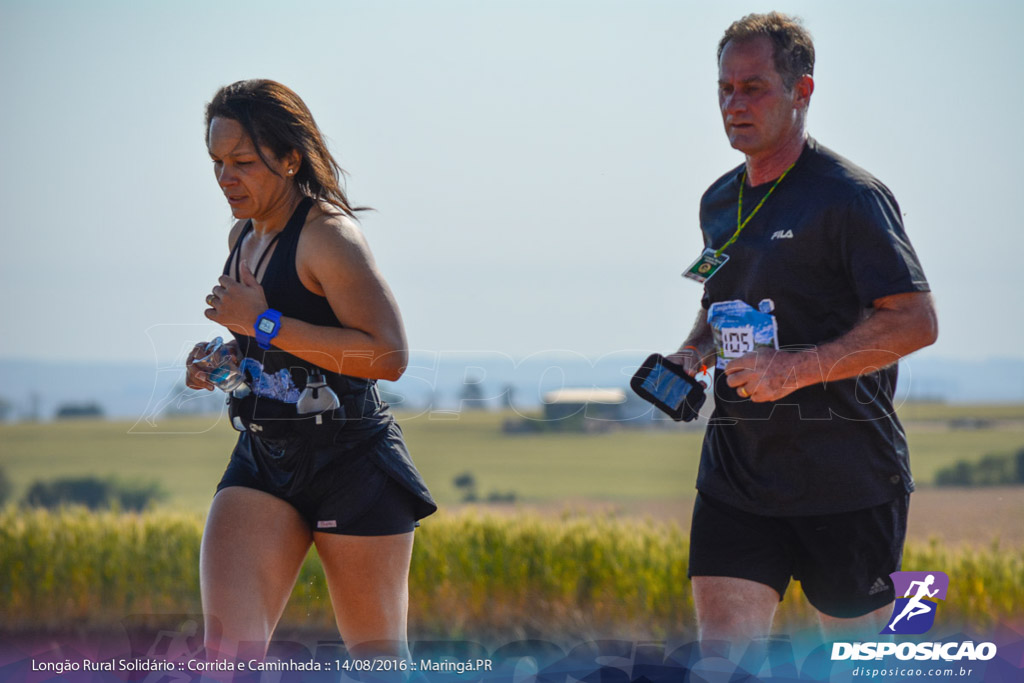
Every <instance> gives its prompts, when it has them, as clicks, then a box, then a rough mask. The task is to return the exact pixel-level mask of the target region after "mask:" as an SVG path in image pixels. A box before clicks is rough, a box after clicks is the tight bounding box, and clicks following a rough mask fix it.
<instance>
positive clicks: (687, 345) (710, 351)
mask: <svg viewBox="0 0 1024 683" xmlns="http://www.w3.org/2000/svg"><path fill="white" fill-rule="evenodd" d="M667 359H668V360H669V361H671V362H673V363H677V364H678V365H682V366H683V367H684V368H685V369H686V372H687V373H688V374H689V375H690V376H691V377H692V376H694V375H696V374H697V373H698V372H699V371H700V369H701V368H702V367H703V366H707V367H712V368H713V367H714V366H715V338H714V335H713V334H712V333H711V326H710V325H708V316H707V312H706V311H704V309H701V310H700V312H698V313H697V319H696V320H695V321H693V329H692V330H690V334H689V335H687V337H686V340H685V341H684V342H683V343H682V344H680V345H679V350H678V351H676V352H675V353H673V354H672V355H670V356H668V357H667Z"/></svg>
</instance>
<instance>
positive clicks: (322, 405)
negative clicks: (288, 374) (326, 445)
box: [295, 372, 341, 424]
mask: <svg viewBox="0 0 1024 683" xmlns="http://www.w3.org/2000/svg"><path fill="white" fill-rule="evenodd" d="M340 406H341V401H339V400H338V395H337V394H336V393H334V389H331V388H330V387H329V386H327V380H326V379H324V376H323V374H321V373H319V372H315V373H311V374H310V375H309V379H308V380H306V388H305V389H303V390H302V393H301V394H299V400H298V402H297V403H296V404H295V412H297V413H298V414H299V415H309V414H311V413H318V415H317V416H316V423H317V424H321V423H322V422H323V417H322V416H321V415H319V413H323V412H324V411H327V410H334V409H335V408H339V407H340Z"/></svg>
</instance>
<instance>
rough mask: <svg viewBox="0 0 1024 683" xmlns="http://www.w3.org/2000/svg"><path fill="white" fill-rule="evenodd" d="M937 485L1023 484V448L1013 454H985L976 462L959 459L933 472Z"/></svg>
mask: <svg viewBox="0 0 1024 683" xmlns="http://www.w3.org/2000/svg"><path fill="white" fill-rule="evenodd" d="M935 483H936V484H937V485H938V486H999V485H1006V484H1024V448H1022V449H1020V450H1019V451H1017V452H1016V453H1013V454H1002V455H1000V454H994V455H986V456H985V457H983V458H982V459H981V460H978V461H977V462H967V461H964V460H961V461H960V462H958V463H956V464H955V465H951V466H949V467H946V468H943V469H941V470H939V471H938V472H936V473H935Z"/></svg>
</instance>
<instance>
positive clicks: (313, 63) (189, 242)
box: [0, 0, 1024, 361]
mask: <svg viewBox="0 0 1024 683" xmlns="http://www.w3.org/2000/svg"><path fill="white" fill-rule="evenodd" d="M207 5H210V6H212V9H211V7H210V6H207ZM285 6H286V4H285V3H280V2H272V3H271V2H247V3H198V2H196V3H189V2H168V3H162V4H158V3H149V2H131V3H129V2H116V3H115V2H103V1H96V0H90V2H57V1H50V2H35V1H33V2H20V1H19V2H12V1H10V0H0V92H3V103H4V104H3V107H2V109H0V151H2V159H3V163H2V164H0V205H2V206H3V214H2V216H3V217H2V220H3V235H4V240H5V244H6V248H4V249H3V250H2V251H0V288H2V292H3V299H2V300H3V308H2V310H3V320H2V323H0V329H2V331H3V332H2V336H0V355H2V356H6V357H12V356H13V357H28V358H46V357H53V356H60V357H64V358H71V359H97V360H99V359H112V358H115V357H116V356H117V355H123V356H125V357H127V358H128V359H131V360H133V361H134V360H138V361H151V360H154V358H155V356H154V344H156V347H155V348H156V349H157V353H158V354H159V355H160V357H161V358H162V359H163V360H166V359H167V358H169V357H173V356H174V354H175V353H177V352H178V351H179V350H180V349H182V348H186V347H187V346H190V344H191V342H192V341H195V340H197V339H199V338H204V337H210V336H212V335H213V334H214V333H216V330H215V329H214V327H213V326H211V325H209V324H208V323H207V321H206V320H205V318H203V316H202V310H203V308H204V304H203V297H204V295H205V294H206V293H207V292H208V291H209V289H210V287H211V286H212V285H213V284H214V281H215V279H216V277H217V276H218V275H219V273H220V269H221V267H222V264H223V261H224V257H225V255H226V251H227V246H226V236H227V229H228V226H229V224H230V219H229V211H228V207H227V205H226V203H225V202H224V200H223V198H222V196H221V193H220V191H219V190H218V188H217V186H216V183H215V182H214V179H213V174H212V169H211V167H210V162H209V159H208V157H207V155H206V151H205V147H204V135H203V134H204V131H203V126H202V112H203V106H204V104H205V103H206V102H207V101H208V100H209V98H210V97H211V96H212V95H213V93H214V91H215V90H216V89H217V88H218V87H219V86H221V85H223V84H226V83H230V82H232V81H235V80H239V79H242V78H252V77H268V78H273V79H277V80H280V81H282V82H283V83H285V84H287V85H289V86H290V87H292V88H293V89H295V90H296V91H297V92H298V93H299V94H300V95H301V96H302V97H303V98H304V99H305V100H306V102H307V103H308V104H309V106H310V108H311V109H312V111H313V113H314V115H315V116H316V117H317V119H318V122H319V124H320V126H321V128H322V129H323V130H324V132H325V133H326V134H327V136H328V137H329V139H330V142H331V144H332V149H333V151H334V152H335V154H336V156H337V157H338V158H339V160H340V161H341V163H342V165H343V166H344V167H345V168H346V169H348V170H349V172H350V173H351V178H350V181H349V191H350V195H351V197H352V198H353V200H354V201H355V202H357V203H361V204H366V205H370V206H373V207H375V208H376V209H377V211H376V212H375V213H370V214H366V215H365V219H364V221H363V225H364V229H365V232H366V234H367V237H368V239H369V241H370V244H371V246H372V248H373V250H374V252H375V254H376V257H377V260H378V262H379V264H380V266H381V268H382V270H383V272H384V273H385V275H386V277H387V278H388V280H389V281H390V283H391V286H392V288H393V289H394V291H395V293H396V295H397V297H398V300H399V303H400V304H401V307H402V311H403V314H404V316H405V321H406V325H407V328H408V332H409V339H410V343H411V345H412V347H413V348H414V349H419V350H427V351H459V350H466V351H492V352H493V351H496V352H502V353H509V354H513V355H526V354H530V353H535V352H541V351H549V350H553V349H565V350H570V351H574V352H576V353H582V354H588V355H602V354H605V353H609V352H613V351H617V350H622V349H651V350H670V349H673V348H675V346H676V345H677V344H678V343H679V341H680V340H681V339H682V337H683V336H684V334H685V333H686V331H687V330H688V329H689V326H690V324H691V322H692V320H693V317H694V314H695V311H696V307H697V305H698V300H699V295H700V291H699V287H697V286H696V285H694V284H693V283H690V282H689V281H685V280H683V279H682V278H681V277H680V272H681V271H682V270H683V269H684V267H685V266H686V265H687V264H688V263H689V262H690V261H691V260H692V259H693V258H694V257H695V255H696V254H697V253H698V252H699V248H700V244H701V242H700V236H699V231H698V227H697V220H696V216H697V202H698V199H699V197H700V194H701V193H702V191H703V190H704V189H705V188H706V187H707V185H708V184H709V183H710V182H712V181H713V180H714V179H715V178H717V177H718V176H719V175H721V174H722V173H723V172H725V171H726V170H727V169H729V168H730V167H732V166H735V165H736V164H738V163H739V162H740V161H741V157H740V155H739V154H738V153H736V152H735V151H733V150H731V149H730V148H729V147H728V144H727V143H726V140H725V136H724V134H723V133H722V130H721V123H720V120H719V116H718V111H717V105H716V93H715V88H716V85H715V82H716V77H717V70H716V63H715V57H714V52H715V46H716V43H717V41H718V39H719V37H720V35H721V33H722V31H723V30H724V29H725V27H726V26H727V25H728V24H729V22H730V21H731V20H733V19H736V18H738V17H740V16H741V15H743V14H746V13H747V12H749V11H765V10H768V9H772V6H770V5H765V4H760V3H758V4H750V3H735V2H714V3H712V2H700V3H691V2H679V1H674V2H643V1H637V0H632V1H630V2H625V1H623V2H595V1H593V0H589V1H587V2H559V1H557V0H546V1H544V2H515V3H512V2H324V3H294V4H293V3H288V4H287V7H288V8H289V9H288V10H284V9H283V8H284V7H285ZM294 6H300V7H302V8H303V9H302V11H296V10H294V9H292V8H293V7H294ZM775 8H776V9H780V10H783V11H788V12H791V13H795V14H798V15H800V16H802V17H803V18H804V20H805V22H806V24H807V26H808V28H809V29H810V30H811V32H812V33H813V35H814V37H815V40H816V45H817V50H818V64H817V70H816V74H815V75H816V79H815V80H816V84H817V88H816V91H815V93H814V97H813V99H812V104H811V109H810V124H809V129H810V132H811V134H812V135H814V136H815V137H817V138H818V140H820V141H821V142H822V143H823V144H825V145H827V146H829V147H832V148H833V149H835V150H836V151H838V152H840V153H841V154H844V155H845V156H847V157H849V158H851V159H852V160H853V161H855V162H856V163H859V164H860V165H862V166H864V167H865V168H867V169H868V170H870V171H871V172H873V173H874V174H875V175H877V176H878V177H879V178H881V179H882V180H883V181H884V182H886V183H887V184H888V185H889V186H890V187H891V188H892V190H893V191H894V192H895V194H896V196H897V198H898V199H899V201H900V203H901V206H902V209H903V211H904V212H905V214H906V224H907V229H908V232H909V234H910V236H911V238H912V240H913V242H914V244H915V246H916V248H917V250H918V253H919V254H920V256H921V259H922V261H923V263H924V266H925V270H926V272H927V274H928V276H929V279H930V280H931V282H932V286H933V289H934V290H935V293H936V297H937V300H938V308H939V313H940V321H941V325H942V335H941V339H940V341H939V343H938V344H937V345H936V346H935V347H933V348H932V349H930V350H928V351H926V352H925V353H928V354H930V355H934V356H942V357H958V356H968V357H972V358H986V357H993V356H1011V357H1016V358H1021V357H1024V348H1022V346H1021V344H1019V343H1018V342H1019V340H1021V339H1022V338H1024V322H1022V319H1021V315H1020V312H1021V310H1022V307H1021V303H1020V296H1021V294H1020V291H1019V290H1020V288H1021V287H1020V286H1021V284H1022V282H1024V277H1022V275H1021V268H1020V265H1019V261H1020V259H1021V254H1022V253H1024V236H1022V233H1024V230H1022V226H1021V223H1020V219H1019V212H1020V205H1021V203H1020V192H1019V190H1018V185H1019V182H1018V177H1017V175H1016V174H1017V173H1018V170H1019V169H1018V165H1019V163H1020V159H1021V158H1022V152H1024V143H1022V133H1021V131H1022V128H1021V116H1022V111H1024V90H1022V88H1021V87H1020V82H1021V73H1022V67H1024V40H1022V38H1021V36H1020V35H1019V34H1020V27H1021V26H1022V25H1024V3H1020V2H1002V3H992V2H980V3H979V2H972V3H967V2H955V3H954V2H934V1H933V2H905V3H902V2H859V3H850V2H846V3H826V2H791V3H786V4H783V5H776V6H775Z"/></svg>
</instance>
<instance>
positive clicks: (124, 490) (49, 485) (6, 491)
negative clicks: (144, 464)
mask: <svg viewBox="0 0 1024 683" xmlns="http://www.w3.org/2000/svg"><path fill="white" fill-rule="evenodd" d="M13 492H14V486H13V485H12V484H11V481H10V479H8V478H7V475H6V473H5V472H4V471H3V469H2V468H0V505H3V504H4V503H6V502H7V501H8V500H9V499H10V498H11V494H12V493H13ZM166 497H167V492H166V491H164V489H163V488H162V487H161V486H160V484H159V483H158V482H155V481H151V482H133V481H121V480H119V479H114V478H107V479H100V478H98V477H65V478H62V479H52V480H49V481H37V482H35V483H33V484H32V485H31V486H30V487H29V488H28V491H27V492H26V493H25V496H24V497H23V498H22V500H21V503H22V505H28V506H32V507H43V508H59V507H61V506H64V505H84V506H85V507H87V508H89V509H90V510H100V509H115V510H125V511H135V512H138V511H141V510H145V509H146V508H147V507H149V506H150V504H152V503H156V502H158V501H160V500H163V499H164V498H166Z"/></svg>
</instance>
